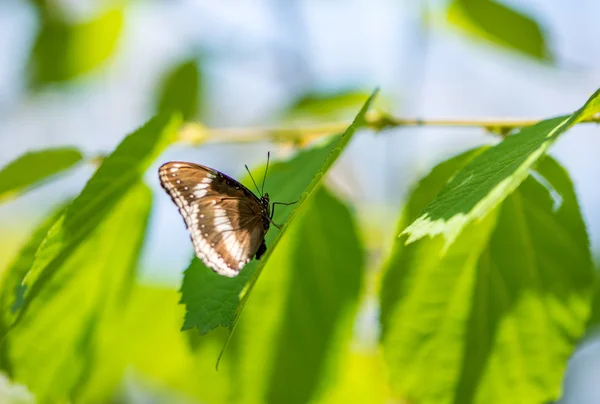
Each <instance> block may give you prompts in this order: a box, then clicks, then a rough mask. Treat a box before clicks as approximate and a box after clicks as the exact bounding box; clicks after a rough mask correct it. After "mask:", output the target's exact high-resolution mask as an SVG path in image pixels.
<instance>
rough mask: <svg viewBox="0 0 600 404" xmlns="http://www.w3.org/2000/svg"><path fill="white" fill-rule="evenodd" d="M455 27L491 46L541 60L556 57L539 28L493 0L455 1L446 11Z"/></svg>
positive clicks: (535, 23)
mask: <svg viewBox="0 0 600 404" xmlns="http://www.w3.org/2000/svg"><path fill="white" fill-rule="evenodd" d="M447 16H448V21H449V22H450V23H451V24H453V26H455V27H457V28H459V29H461V30H463V31H464V32H466V33H468V34H471V35H472V36H474V37H475V38H483V39H485V40H487V41H489V42H491V43H494V44H497V45H500V46H502V47H505V48H507V49H511V50H514V51H517V52H519V53H522V54H524V55H526V56H529V57H532V58H535V59H538V60H541V61H552V59H553V57H552V54H551V52H550V50H549V46H548V44H547V43H546V38H545V36H544V34H543V31H542V29H541V28H540V26H539V24H538V23H537V22H536V21H534V20H533V19H532V18H530V17H528V16H526V15H524V14H522V13H520V12H519V11H516V10H514V9H512V8H509V7H507V6H505V5H503V4H501V3H499V2H497V1H493V0H452V1H451V2H450V5H449V6H448V10H447Z"/></svg>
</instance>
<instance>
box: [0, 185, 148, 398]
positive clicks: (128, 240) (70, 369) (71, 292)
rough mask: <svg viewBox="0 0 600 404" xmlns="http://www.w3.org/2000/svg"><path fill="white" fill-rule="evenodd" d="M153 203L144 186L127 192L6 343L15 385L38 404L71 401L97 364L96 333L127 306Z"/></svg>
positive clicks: (68, 260) (64, 265) (65, 264)
mask: <svg viewBox="0 0 600 404" xmlns="http://www.w3.org/2000/svg"><path fill="white" fill-rule="evenodd" d="M151 196H152V195H151V192H150V190H149V189H148V188H147V187H146V186H143V185H142V184H138V185H137V186H135V187H133V188H132V189H131V190H128V192H127V193H126V195H125V196H124V197H123V198H122V199H121V200H120V201H119V203H118V204H116V206H114V209H112V210H111V211H110V212H109V213H108V214H107V217H106V218H105V220H103V222H102V223H101V225H99V226H98V227H97V228H96V230H95V231H94V232H93V234H91V235H89V237H87V238H86V239H85V241H84V242H82V243H80V244H79V246H78V247H76V248H75V249H74V251H73V252H72V253H71V254H70V255H69V257H68V258H67V259H65V260H64V262H63V264H62V266H61V268H60V271H58V272H57V273H56V274H55V276H54V277H53V278H52V279H51V280H49V281H48V282H47V284H46V287H45V288H43V289H42V290H41V291H40V292H39V294H38V297H37V299H35V300H34V301H33V302H32V303H31V304H30V306H29V310H28V311H27V313H25V315H23V316H22V317H21V319H20V321H19V322H18V323H17V324H16V325H15V326H14V327H13V328H12V329H11V330H10V332H9V333H8V335H7V336H6V338H5V339H4V341H3V343H4V344H6V345H7V346H6V347H5V349H7V352H8V354H7V356H8V358H9V360H10V364H11V369H10V370H11V372H12V378H13V379H14V380H15V381H17V382H21V383H23V384H25V385H27V386H28V388H29V389H30V390H31V391H32V392H33V393H34V394H35V395H36V396H37V399H38V400H39V401H40V402H58V401H61V400H66V399H69V398H71V399H75V398H76V396H77V394H78V391H79V390H78V389H79V388H81V386H83V385H84V384H85V382H86V380H87V378H88V377H90V375H91V374H93V371H94V367H95V364H96V362H97V361H100V360H102V358H101V357H99V356H97V355H96V346H97V343H98V340H97V339H98V336H99V328H100V327H101V325H102V324H103V323H104V322H105V321H106V318H107V316H110V315H113V314H114V313H118V312H119V311H121V310H122V307H123V304H124V303H125V299H124V298H125V297H126V293H127V292H128V291H129V289H130V283H131V280H132V277H133V274H134V272H133V270H134V269H135V267H136V265H137V260H138V256H139V252H140V250H141V247H142V242H143V240H144V237H145V233H146V224H147V221H148V218H149V214H150V206H151ZM40 364H43V366H42V367H40ZM74 401H77V400H74Z"/></svg>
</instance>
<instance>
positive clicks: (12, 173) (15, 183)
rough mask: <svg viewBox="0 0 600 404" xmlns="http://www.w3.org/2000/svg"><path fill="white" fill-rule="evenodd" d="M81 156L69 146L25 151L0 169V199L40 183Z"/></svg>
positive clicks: (61, 170) (7, 197)
mask: <svg viewBox="0 0 600 404" xmlns="http://www.w3.org/2000/svg"><path fill="white" fill-rule="evenodd" d="M82 158H83V156H82V155H81V153H80V152H79V150H77V149H74V148H69V147H63V148H57V149H45V150H37V151H32V152H29V153H25V154H23V155H22V156H20V157H19V158H17V159H16V160H13V161H12V162H10V163H9V164H7V165H6V166H4V167H3V168H2V169H0V201H3V200H6V199H10V198H11V197H14V196H16V195H18V194H19V193H21V192H24V191H25V190H27V189H29V188H33V187H35V186H39V185H41V184H42V183H43V182H44V181H45V180H48V179H50V178H52V176H54V175H55V174H58V173H60V172H64V171H66V170H67V169H69V168H71V167H73V166H74V165H75V164H77V163H79V162H80V161H81V159H82Z"/></svg>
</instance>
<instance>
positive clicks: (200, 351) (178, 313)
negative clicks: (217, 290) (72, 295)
mask: <svg viewBox="0 0 600 404" xmlns="http://www.w3.org/2000/svg"><path fill="white" fill-rule="evenodd" d="M178 300H179V293H178V291H177V290H176V289H175V288H169V287H166V286H160V285H147V284H138V285H136V286H135V287H134V288H133V290H132V292H131V295H130V298H129V299H128V302H127V305H126V307H124V308H123V310H121V311H119V312H115V313H113V315H111V316H110V317H108V318H107V319H106V320H107V321H106V322H103V323H102V329H101V330H99V332H100V335H99V336H98V339H97V341H98V345H97V351H96V352H97V355H96V357H97V358H101V359H99V360H97V361H96V362H95V363H94V371H93V372H92V373H91V374H90V375H89V378H88V379H87V380H86V383H85V388H84V389H83V391H82V392H81V394H80V395H79V402H82V403H98V404H101V403H107V402H115V401H127V400H124V399H123V397H122V386H123V384H124V382H125V381H127V384H128V385H129V386H131V385H132V384H134V386H135V389H136V390H137V391H141V392H145V393H146V394H147V395H148V396H151V397H153V398H154V399H160V401H161V402H178V401H177V400H179V399H181V397H182V396H186V397H188V398H190V399H191V398H195V399H196V400H197V401H198V402H203V403H215V404H218V403H226V402H233V401H232V400H230V398H231V397H232V396H233V394H234V392H235V391H236V384H234V383H233V379H232V377H230V375H229V373H230V370H231V369H226V368H224V369H223V370H221V371H219V372H215V357H216V356H217V355H218V353H219V351H220V350H221V347H222V346H223V342H224V338H225V337H226V333H225V332H221V333H218V332H215V333H212V334H211V335H210V336H205V337H202V338H199V337H197V333H195V334H194V335H193V337H194V338H196V341H195V343H194V344H192V343H190V341H189V339H190V335H189V333H182V332H180V325H181V317H182V315H183V312H184V308H183V306H181V305H178V304H177V301H178ZM149 313H151V314H152V315H149ZM223 331H225V330H223ZM117 398H120V400H119V399H117ZM190 401H191V400H190Z"/></svg>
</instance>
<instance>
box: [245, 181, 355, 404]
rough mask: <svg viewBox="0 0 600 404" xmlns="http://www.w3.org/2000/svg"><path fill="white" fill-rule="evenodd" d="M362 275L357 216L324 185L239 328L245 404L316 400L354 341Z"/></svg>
mask: <svg viewBox="0 0 600 404" xmlns="http://www.w3.org/2000/svg"><path fill="white" fill-rule="evenodd" d="M363 270H364V251H363V248H362V243H361V241H360V239H359V238H358V234H357V229H356V226H355V223H354V218H353V217H352V215H351V213H350V211H349V209H348V207H347V206H345V205H344V204H343V203H342V202H341V201H339V200H338V199H337V198H335V197H334V196H333V195H331V194H330V193H329V192H327V191H325V190H324V189H322V188H320V189H319V190H318V191H317V192H315V193H314V194H313V196H312V197H311V198H310V199H309V200H307V203H306V204H305V205H304V207H303V208H302V210H301V211H300V212H299V213H298V219H297V220H295V221H294V224H292V225H291V226H290V230H289V231H288V232H286V235H285V236H284V237H283V238H282V240H281V245H280V246H279V247H278V248H277V250H276V251H274V252H273V254H272V256H271V258H270V260H269V263H268V264H267V270H266V271H265V272H264V274H263V278H262V279H261V282H260V283H259V284H258V286H257V288H256V290H255V292H254V293H253V297H252V298H251V299H249V302H248V307H247V309H246V310H247V315H246V316H245V317H244V319H243V320H242V321H241V322H240V325H239V327H238V332H237V333H236V340H235V342H236V343H237V344H236V348H237V350H238V352H239V353H238V356H239V358H240V359H239V360H238V361H237V365H236V366H239V367H240V379H239V383H240V387H241V391H242V392H243V395H242V397H243V400H244V401H245V402H246V403H248V402H257V403H262V402H273V403H306V402H310V400H311V398H314V396H315V394H316V393H317V391H318V390H319V388H320V387H321V386H322V385H323V383H324V381H325V380H326V375H327V370H328V369H327V367H328V362H330V361H331V360H332V359H333V358H335V357H337V356H339V355H340V354H341V352H342V351H343V348H345V347H346V346H347V345H348V343H349V342H350V340H351V337H352V334H353V327H354V321H353V320H354V316H355V314H356V308H357V303H358V299H359V295H360V291H361V285H362V278H363ZM335 370H336V371H337V372H339V369H335ZM290 380H293V381H294V384H293V385H294V388H293V389H292V388H290V384H289V381H290Z"/></svg>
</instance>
